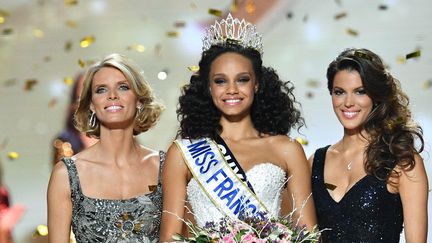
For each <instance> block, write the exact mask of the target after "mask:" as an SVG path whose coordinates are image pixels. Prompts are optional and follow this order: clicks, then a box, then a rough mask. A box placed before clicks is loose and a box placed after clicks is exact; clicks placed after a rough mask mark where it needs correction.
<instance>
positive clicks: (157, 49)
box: [154, 43, 162, 57]
mask: <svg viewBox="0 0 432 243" xmlns="http://www.w3.org/2000/svg"><path fill="white" fill-rule="evenodd" d="M154 53H155V55H156V56H158V57H160V56H161V54H162V45H161V44H159V43H158V44H156V45H155V47H154Z"/></svg>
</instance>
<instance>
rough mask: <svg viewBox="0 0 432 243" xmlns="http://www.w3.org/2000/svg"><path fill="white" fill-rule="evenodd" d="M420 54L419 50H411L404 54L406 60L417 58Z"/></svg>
mask: <svg viewBox="0 0 432 243" xmlns="http://www.w3.org/2000/svg"><path fill="white" fill-rule="evenodd" d="M420 56H421V51H420V50H416V51H415V52H411V53H408V54H406V56H405V58H406V59H407V60H408V59H410V58H417V57H420Z"/></svg>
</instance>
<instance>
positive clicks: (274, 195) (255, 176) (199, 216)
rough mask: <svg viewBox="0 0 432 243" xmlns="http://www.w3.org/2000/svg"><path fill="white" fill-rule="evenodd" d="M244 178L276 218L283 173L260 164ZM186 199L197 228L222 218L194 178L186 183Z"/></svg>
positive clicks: (278, 168) (276, 168)
mask: <svg viewBox="0 0 432 243" xmlns="http://www.w3.org/2000/svg"><path fill="white" fill-rule="evenodd" d="M246 176H247V179H248V181H249V182H250V184H251V185H252V187H253V189H254V191H255V194H256V195H257V196H258V198H259V199H260V201H261V202H262V203H263V204H264V205H265V206H266V207H267V209H268V210H269V213H270V214H271V215H274V216H278V215H279V213H280V207H281V200H282V198H281V192H282V189H283V188H284V184H285V182H286V175H285V171H284V170H282V169H281V168H280V167H279V166H276V165H274V164H272V163H261V164H258V165H255V166H254V167H252V168H251V169H249V171H247V172H246ZM187 197H188V202H189V203H190V205H191V206H192V211H193V214H194V216H195V220H196V222H197V225H198V226H201V227H203V226H204V225H205V223H206V222H211V221H217V220H218V219H220V218H222V217H223V214H222V213H221V212H220V211H219V209H218V208H217V207H216V206H215V205H214V204H213V203H212V202H211V201H210V199H209V198H208V197H207V195H206V194H205V192H204V191H203V190H202V189H201V187H200V186H199V184H198V182H197V181H196V180H195V179H194V178H192V179H191V180H190V181H189V183H188V186H187Z"/></svg>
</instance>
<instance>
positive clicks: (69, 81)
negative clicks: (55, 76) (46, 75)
mask: <svg viewBox="0 0 432 243" xmlns="http://www.w3.org/2000/svg"><path fill="white" fill-rule="evenodd" d="M73 82H74V80H73V78H72V77H64V78H63V83H65V84H66V85H67V86H71V85H72V84H73Z"/></svg>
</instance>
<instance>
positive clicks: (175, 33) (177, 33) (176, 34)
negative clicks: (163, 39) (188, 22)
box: [167, 31, 180, 37]
mask: <svg viewBox="0 0 432 243" xmlns="http://www.w3.org/2000/svg"><path fill="white" fill-rule="evenodd" d="M167 36H168V37H179V36H180V32H178V31H168V32H167Z"/></svg>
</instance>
